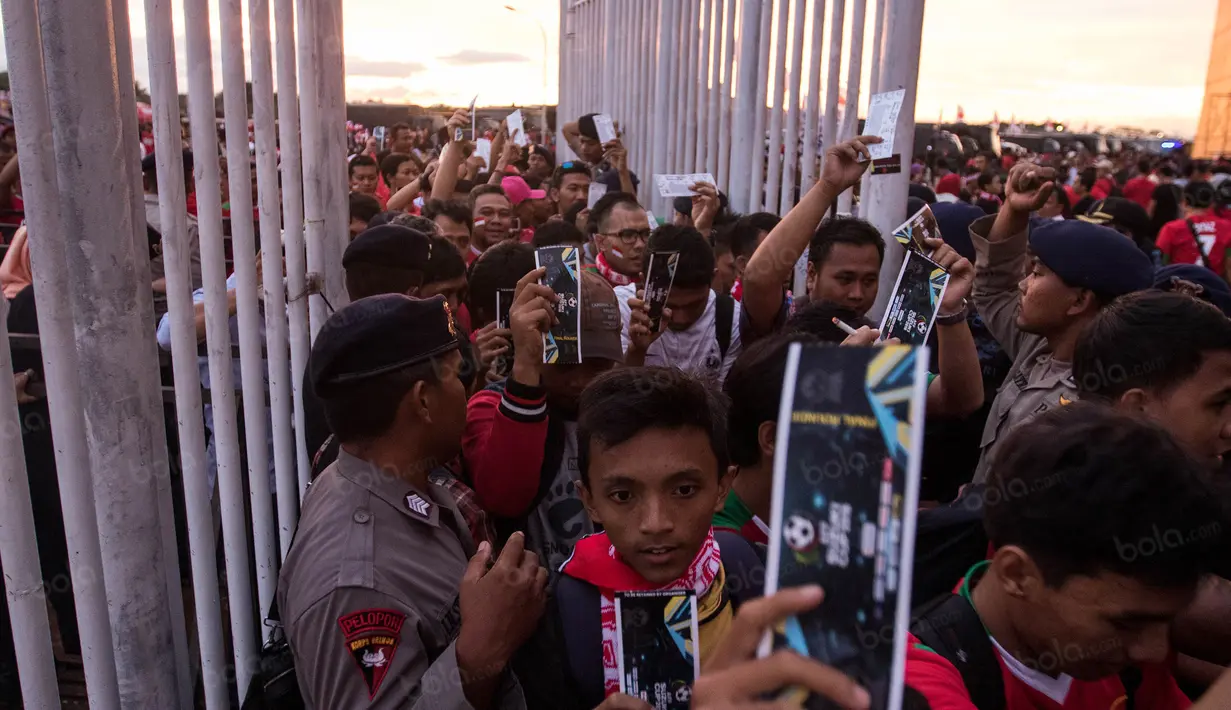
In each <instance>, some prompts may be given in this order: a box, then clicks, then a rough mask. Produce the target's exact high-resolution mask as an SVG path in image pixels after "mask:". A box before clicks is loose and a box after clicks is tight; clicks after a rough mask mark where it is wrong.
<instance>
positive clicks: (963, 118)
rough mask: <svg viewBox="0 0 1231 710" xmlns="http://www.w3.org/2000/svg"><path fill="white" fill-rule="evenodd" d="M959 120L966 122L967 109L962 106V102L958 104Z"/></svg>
mask: <svg viewBox="0 0 1231 710" xmlns="http://www.w3.org/2000/svg"><path fill="white" fill-rule="evenodd" d="M957 122H958V123H965V122H966V111H965V110H964V109H963V108H962V105H961V104H958V105H957Z"/></svg>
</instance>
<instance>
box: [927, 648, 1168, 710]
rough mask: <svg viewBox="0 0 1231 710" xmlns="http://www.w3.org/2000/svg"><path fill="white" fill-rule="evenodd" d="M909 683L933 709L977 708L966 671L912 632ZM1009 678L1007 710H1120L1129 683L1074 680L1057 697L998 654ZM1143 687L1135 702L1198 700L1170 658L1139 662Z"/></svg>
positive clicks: (1161, 708) (1153, 709)
mask: <svg viewBox="0 0 1231 710" xmlns="http://www.w3.org/2000/svg"><path fill="white" fill-rule="evenodd" d="M907 644H908V646H907V650H906V684H907V685H909V686H910V687H912V688H914V689H915V690H917V691H919V692H920V693H921V694H922V695H923V696H924V697H925V698H927V700H928V703H929V704H930V706H931V708H932V710H975V705H974V703H973V702H971V699H970V693H969V692H968V691H967V690H966V685H965V684H964V683H963V682H962V676H961V674H960V673H958V671H957V669H956V668H954V667H953V665H952V664H951V663H949V662H948V661H946V660H945V659H944V658H942V657H941V656H940V655H939V654H937V653H936V652H935V651H933V650H932V649H930V648H928V647H927V646H924V645H923V644H921V643H919V640H918V639H917V638H915V637H914V636H913V635H908V636H907ZM996 660H997V662H998V663H999V664H1000V673H1001V676H1002V678H1003V679H1004V696H1005V710H1113V709H1114V710H1120V709H1121V708H1123V707H1124V700H1123V698H1124V685H1123V684H1122V683H1121V682H1120V677H1119V676H1110V677H1107V678H1103V679H1101V680H1097V681H1085V680H1077V679H1076V678H1074V679H1072V681H1071V683H1070V684H1069V686H1068V689H1067V691H1066V692H1065V691H1061V692H1059V693H1058V694H1060V695H1062V696H1063V697H1062V701H1061V702H1057V701H1056V700H1055V699H1053V698H1052V697H1051V696H1049V695H1047V694H1046V693H1044V692H1043V691H1042V690H1040V689H1038V688H1036V687H1034V685H1032V684H1030V683H1027V682H1026V681H1025V680H1023V679H1021V678H1019V677H1018V676H1017V675H1016V674H1014V672H1013V671H1011V670H1009V667H1008V666H1007V665H1006V664H1005V661H1004V658H1002V657H1000V654H999V653H998V654H997V657H996ZM1139 668H1140V669H1141V676H1142V680H1141V686H1140V687H1138V688H1137V691H1136V692H1134V693H1133V701H1134V705H1135V706H1136V707H1139V708H1150V710H1184V708H1187V707H1189V706H1190V705H1192V701H1190V700H1189V699H1188V696H1186V695H1184V693H1183V692H1181V691H1180V688H1179V686H1177V685H1176V682H1175V678H1174V677H1173V676H1172V675H1171V671H1170V670H1169V668H1168V665H1167V664H1166V663H1149V664H1144V665H1141V666H1139Z"/></svg>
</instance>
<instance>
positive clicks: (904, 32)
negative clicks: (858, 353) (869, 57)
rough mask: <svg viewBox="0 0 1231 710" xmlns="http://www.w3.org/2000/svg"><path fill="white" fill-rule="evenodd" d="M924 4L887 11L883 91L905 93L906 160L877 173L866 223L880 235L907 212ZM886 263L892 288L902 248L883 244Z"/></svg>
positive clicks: (902, 150) (884, 276) (899, 142)
mask: <svg viewBox="0 0 1231 710" xmlns="http://www.w3.org/2000/svg"><path fill="white" fill-rule="evenodd" d="M923 3H924V0H897V2H895V3H894V4H893V8H892V9H891V10H890V11H889V12H888V15H887V18H886V19H887V20H888V25H887V29H886V30H885V58H884V59H885V61H884V62H883V63H882V66H883V67H884V70H883V72H882V73H881V86H880V88H881V91H882V92H884V91H897V90H898V89H905V90H906V95H905V96H904V97H903V99H902V112H901V113H900V114H899V115H898V128H897V132H896V134H895V138H894V146H893V149H894V152H895V153H898V154H899V155H901V156H902V163H903V165H902V172H899V173H895V174H891V175H877V176H876V179H874V180H872V181H871V186H870V187H871V189H870V190H869V191H868V212H867V219H868V221H870V222H871V223H872V224H873V225H875V226H876V228H877V229H879V230H880V232H881V234H889V233H890V231H892V230H893V228H894V227H895V226H897V224H898V223H899V222H901V217H902V215H903V214H905V212H906V192H907V187H908V184H909V182H910V170H909V168H910V159H911V156H912V155H914V148H915V96H916V93H917V89H918V85H919V51H920V47H921V45H922V40H923ZM885 245H886V248H885V261H884V263H883V264H881V278H880V280H881V284H891V283H893V281H894V279H895V278H896V277H897V275H898V270H899V269H900V268H901V266H902V257H903V253H902V247H901V246H900V245H899V244H898V243H897V240H894V239H886V240H885ZM892 290H893V289H892V288H884V287H882V288H881V289H880V291H879V292H878V293H877V294H876V304H875V305H874V306H873V308H872V313H874V314H875V317H877V318H879V317H880V315H881V314H883V313H884V311H885V305H886V304H887V303H888V302H889V298H890V297H891V296H892V293H891V292H892Z"/></svg>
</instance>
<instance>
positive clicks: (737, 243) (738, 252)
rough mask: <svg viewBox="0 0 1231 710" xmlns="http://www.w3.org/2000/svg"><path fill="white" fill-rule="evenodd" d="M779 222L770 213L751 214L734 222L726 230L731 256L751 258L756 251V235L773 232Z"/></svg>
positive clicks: (780, 219) (775, 216)
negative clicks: (728, 236)
mask: <svg viewBox="0 0 1231 710" xmlns="http://www.w3.org/2000/svg"><path fill="white" fill-rule="evenodd" d="M781 221H782V218H781V217H779V216H778V215H776V214H774V213H772V212H753V213H752V214H746V215H744V216H742V217H740V218H739V219H737V220H735V222H734V223H733V224H732V225H731V226H729V227H727V230H726V231H727V232H728V233H729V234H730V238H731V256H733V257H735V258H736V259H738V258H739V257H741V256H744V257H751V256H752V252H754V251H756V249H757V235H759V234H760V233H761V232H772V231H774V227H777V226H778V223H779V222H781Z"/></svg>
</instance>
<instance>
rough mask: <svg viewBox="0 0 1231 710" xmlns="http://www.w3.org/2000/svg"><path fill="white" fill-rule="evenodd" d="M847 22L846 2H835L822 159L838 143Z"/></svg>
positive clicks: (826, 86) (830, 29)
mask: <svg viewBox="0 0 1231 710" xmlns="http://www.w3.org/2000/svg"><path fill="white" fill-rule="evenodd" d="M845 21H846V0H834V3H833V16H832V17H831V19H830V28H829V78H828V79H827V80H826V82H825V119H824V122H823V124H822V127H821V145H822V146H823V150H822V153H821V159H822V161H823V160H824V150H828V149H829V148H831V147H832V146H834V145H837V143H838V95H839V94H838V91H839V82H840V81H841V80H842V27H843V24H844V23H845Z"/></svg>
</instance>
